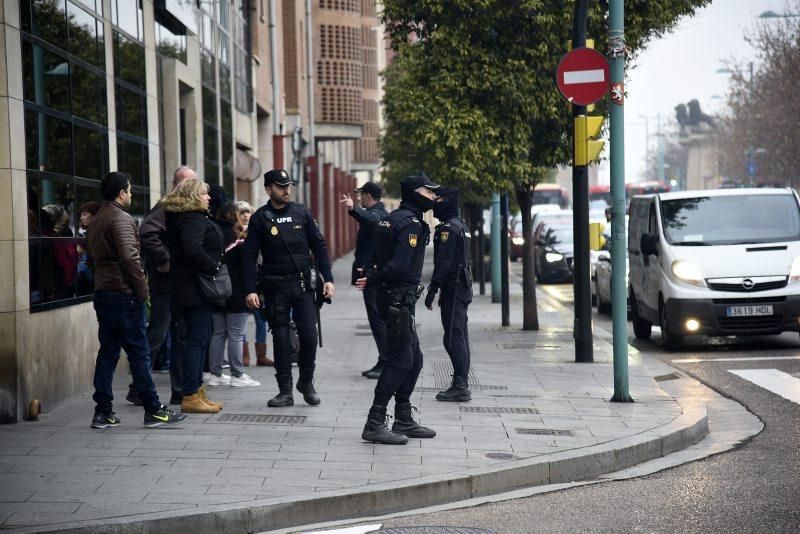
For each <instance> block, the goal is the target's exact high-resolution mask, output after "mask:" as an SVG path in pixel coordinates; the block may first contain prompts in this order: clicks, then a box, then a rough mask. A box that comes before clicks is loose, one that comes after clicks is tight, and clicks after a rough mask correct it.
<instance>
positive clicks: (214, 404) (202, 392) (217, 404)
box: [197, 386, 225, 411]
mask: <svg viewBox="0 0 800 534" xmlns="http://www.w3.org/2000/svg"><path fill="white" fill-rule="evenodd" d="M197 394H198V395H200V398H201V399H203V402H205V403H206V404H208V405H209V406H211V407H213V408H215V409H216V410H217V411H219V410H221V409H222V407H223V406H225V405H224V404H222V403H221V402H214V401H212V400H211V399H209V398H208V395H207V394H206V387H205V386H200V389H198V390H197Z"/></svg>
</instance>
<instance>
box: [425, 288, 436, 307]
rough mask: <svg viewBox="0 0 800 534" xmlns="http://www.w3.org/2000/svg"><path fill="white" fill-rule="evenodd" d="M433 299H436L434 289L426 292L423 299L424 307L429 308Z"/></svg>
mask: <svg viewBox="0 0 800 534" xmlns="http://www.w3.org/2000/svg"><path fill="white" fill-rule="evenodd" d="M435 298H436V290H435V289H431V290H428V294H427V296H426V297H425V307H426V308H430V307H431V306H433V299H435Z"/></svg>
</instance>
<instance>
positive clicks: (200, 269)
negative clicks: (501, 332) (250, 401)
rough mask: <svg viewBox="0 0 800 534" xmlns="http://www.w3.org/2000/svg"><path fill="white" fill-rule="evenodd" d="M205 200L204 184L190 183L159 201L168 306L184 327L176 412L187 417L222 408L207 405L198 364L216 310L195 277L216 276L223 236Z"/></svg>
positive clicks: (204, 351) (206, 195)
mask: <svg viewBox="0 0 800 534" xmlns="http://www.w3.org/2000/svg"><path fill="white" fill-rule="evenodd" d="M209 199H210V197H209V194H208V184H205V183H204V182H201V181H200V180H198V179H196V178H190V179H188V180H184V181H183V182H181V183H180V184H178V186H177V187H176V188H175V189H174V190H173V191H172V192H171V193H169V194H168V195H167V196H165V197H164V198H163V199H162V201H161V204H162V205H163V206H164V212H165V223H166V227H167V243H168V245H169V255H170V270H169V286H170V297H171V300H172V306H173V307H178V308H180V309H182V311H183V317H184V323H185V325H186V347H185V349H184V357H183V402H182V403H181V410H182V411H183V412H187V413H216V412H218V411H219V410H221V409H222V403H218V402H213V401H211V400H210V399H209V398H208V396H207V395H206V392H205V388H204V387H203V364H204V363H205V359H206V352H207V350H208V344H209V341H210V340H211V332H212V326H213V323H212V312H213V310H214V307H215V305H214V304H210V303H208V302H206V300H205V299H204V298H203V295H202V293H201V292H200V287H199V286H198V282H197V273H206V274H213V273H215V272H217V270H218V269H219V267H220V265H221V258H222V251H223V236H222V230H221V229H220V228H219V226H217V223H215V222H214V220H213V219H211V217H210V216H209V213H208V203H209Z"/></svg>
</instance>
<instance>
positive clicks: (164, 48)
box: [155, 22, 186, 63]
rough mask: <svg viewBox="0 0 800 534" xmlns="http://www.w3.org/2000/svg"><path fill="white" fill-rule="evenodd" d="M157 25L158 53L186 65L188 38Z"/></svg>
mask: <svg viewBox="0 0 800 534" xmlns="http://www.w3.org/2000/svg"><path fill="white" fill-rule="evenodd" d="M155 24H156V51H157V52H158V53H159V54H161V55H162V56H165V57H171V58H174V59H177V60H178V61H180V62H182V63H186V36H185V35H177V34H174V33H172V31H170V29H169V28H167V27H166V26H162V25H161V24H159V23H158V22H156V23H155Z"/></svg>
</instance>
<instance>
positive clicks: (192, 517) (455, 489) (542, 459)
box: [22, 398, 708, 533]
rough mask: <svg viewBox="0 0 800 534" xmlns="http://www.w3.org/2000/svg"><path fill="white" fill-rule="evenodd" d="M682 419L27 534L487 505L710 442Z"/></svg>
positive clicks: (230, 527)
mask: <svg viewBox="0 0 800 534" xmlns="http://www.w3.org/2000/svg"><path fill="white" fill-rule="evenodd" d="M678 401H679V403H680V405H681V406H682V408H683V413H682V414H681V415H679V416H678V417H676V418H675V419H673V420H672V421H671V422H670V423H668V424H666V425H664V426H662V427H659V428H657V429H653V430H648V431H645V432H642V433H641V434H638V435H636V436H629V437H626V438H621V439H618V440H613V441H609V442H606V443H603V444H599V445H595V446H592V447H584V448H580V449H575V450H574V451H566V452H560V453H555V454H551V455H543V456H538V457H534V458H528V459H524V460H514V461H510V462H507V463H503V464H500V465H499V466H498V465H495V466H492V467H482V468H475V469H469V470H465V471H462V472H459V473H453V474H447V475H433V476H428V477H422V478H418V479H413V480H406V481H399V482H385V483H381V484H375V485H372V486H370V487H369V488H367V489H364V488H359V489H358V490H331V491H325V492H318V493H317V495H315V496H313V497H300V498H295V497H286V498H276V499H262V500H257V501H249V502H246V503H236V504H226V505H215V506H208V507H205V508H197V507H192V508H188V509H182V510H173V511H169V512H157V513H148V514H141V515H131V516H126V517H119V518H111V519H106V520H91V521H80V522H70V523H58V524H54V525H39V526H37V527H33V528H23V529H22V531H23V532H54V531H59V532H74V533H89V532H92V533H99V532H107V533H134V532H137V533H140V532H172V533H184V532H185V533H194V532H242V531H245V532H261V531H267V530H276V529H285V528H291V527H300V526H302V525H309V524H314V523H322V522H327V521H338V520H346V519H357V518H360V517H372V516H379V515H385V514H390V513H395V512H399V511H405V510H413V509H416V508H424V507H429V506H436V505H441V504H446V503H450V502H456V501H462V500H467V499H472V498H476V497H484V496H488V495H492V494H496V493H503V492H508V491H513V490H516V489H521V488H527V487H532V486H540V485H547V484H558V483H565V482H577V481H582V480H590V479H593V478H595V477H597V476H599V475H603V474H606V473H610V472H614V471H619V470H621V469H625V468H628V467H632V466H634V465H636V464H639V463H642V462H645V461H648V460H653V459H656V458H660V457H662V456H666V455H668V454H670V453H673V452H676V451H678V450H681V449H684V448H686V447H688V446H690V445H693V444H695V443H697V442H698V441H700V440H701V439H703V438H704V437H705V436H706V435H707V434H708V413H707V410H706V406H705V404H703V403H702V402H700V401H699V400H696V399H691V398H679V399H678Z"/></svg>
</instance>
